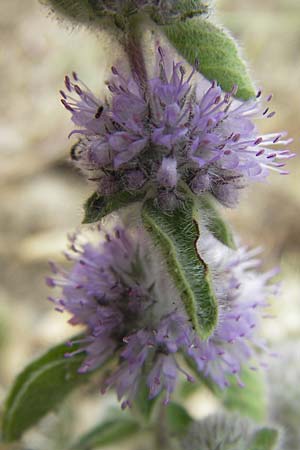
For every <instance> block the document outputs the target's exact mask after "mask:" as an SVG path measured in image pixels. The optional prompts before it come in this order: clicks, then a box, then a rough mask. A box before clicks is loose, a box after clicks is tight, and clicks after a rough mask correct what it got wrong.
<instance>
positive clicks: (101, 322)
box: [47, 227, 276, 408]
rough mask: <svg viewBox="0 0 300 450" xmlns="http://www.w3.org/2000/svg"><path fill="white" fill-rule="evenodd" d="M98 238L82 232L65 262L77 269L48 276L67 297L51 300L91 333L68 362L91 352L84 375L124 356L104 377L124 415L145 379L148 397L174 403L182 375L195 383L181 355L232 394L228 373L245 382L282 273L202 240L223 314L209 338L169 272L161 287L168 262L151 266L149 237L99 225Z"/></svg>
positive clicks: (56, 270)
mask: <svg viewBox="0 0 300 450" xmlns="http://www.w3.org/2000/svg"><path fill="white" fill-rule="evenodd" d="M93 235H94V238H93V241H92V242H91V241H89V240H84V238H83V236H81V235H74V236H70V242H71V251H70V253H68V254H67V255H66V256H67V258H68V260H69V261H71V262H72V264H73V265H72V267H71V269H70V271H66V270H64V269H61V268H59V267H57V266H56V265H54V264H53V263H52V264H51V268H52V271H53V273H54V277H53V278H48V279H47V282H48V285H49V286H50V287H58V288H59V289H60V291H61V292H60V295H59V297H58V298H57V299H55V298H53V297H51V298H50V300H51V302H53V303H54V305H55V308H56V309H57V310H58V311H60V312H62V311H67V312H69V313H70V314H71V318H70V320H69V322H70V323H71V324H72V325H77V324H81V325H84V326H85V327H86V334H85V337H83V338H82V339H81V340H80V341H78V342H77V343H79V344H80V346H79V350H78V349H77V350H75V351H73V352H72V348H70V352H69V353H68V354H67V355H66V357H72V356H73V355H75V354H78V353H80V352H85V353H86V357H85V359H84V362H83V364H82V366H81V368H80V370H79V372H80V373H85V372H87V371H91V370H93V369H95V368H97V367H98V366H101V365H102V364H103V363H105V361H107V359H108V358H110V357H112V356H115V357H117V361H118V363H117V366H116V367H115V369H114V370H113V371H112V372H111V373H110V374H109V375H108V377H107V378H106V379H105V380H104V382H103V386H102V391H103V392H105V391H106V390H107V389H109V388H114V389H115V390H116V393H117V396H118V398H119V400H121V402H122V407H123V408H125V407H127V406H130V405H131V404H132V403H133V402H134V399H135V396H136V394H137V392H138V389H139V388H140V385H141V383H142V382H143V383H146V385H147V387H148V390H149V398H153V397H156V396H157V395H159V394H160V393H163V401H164V402H165V403H167V402H168V401H169V399H170V397H171V395H172V393H173V392H174V390H175V388H176V385H177V381H178V377H179V375H180V374H183V375H184V376H185V377H186V379H187V380H188V381H191V382H192V381H193V377H192V376H191V374H189V373H187V372H186V371H185V369H184V367H182V365H181V364H182V361H181V356H182V355H185V356H186V357H189V358H191V359H192V360H193V361H194V363H195V367H197V370H199V372H201V373H203V375H204V376H207V377H210V378H211V379H212V380H213V381H214V382H215V383H217V384H218V385H219V386H221V387H225V386H227V385H228V384H229V383H228V379H227V378H228V376H229V375H235V376H236V378H237V380H238V381H239V373H240V371H241V368H242V366H243V365H244V364H246V363H247V362H249V360H250V358H251V360H252V359H253V358H254V357H255V353H256V352H255V350H256V349H257V348H259V349H263V350H265V344H264V342H262V341H260V340H259V339H258V337H257V328H258V326H259V323H260V320H261V318H262V317H263V315H262V309H264V308H265V307H267V306H268V304H267V298H268V296H269V295H270V294H272V293H275V291H276V286H273V287H272V286H269V284H268V282H269V280H270V278H271V277H272V276H273V275H274V272H270V273H266V274H258V273H257V272H256V268H257V267H258V265H259V260H257V258H256V253H255V252H249V251H247V250H246V249H244V248H241V249H239V250H237V251H233V250H231V249H229V248H227V247H225V246H223V245H222V244H221V243H220V242H218V241H216V240H215V239H214V238H213V237H212V236H211V235H210V234H209V233H207V232H206V230H205V229H204V230H203V232H202V233H201V236H203V237H202V240H201V242H200V244H199V251H201V255H202V257H203V258H204V260H205V261H206V262H207V264H209V266H210V268H211V273H213V274H214V280H213V282H214V290H215V293H216V296H217V299H218V301H219V311H220V314H219V323H218V326H217V328H216V330H215V331H214V333H213V334H212V335H211V336H210V337H209V338H208V339H207V340H201V339H200V338H199V337H198V336H197V335H196V334H195V332H194V330H193V329H192V327H191V325H190V322H189V320H188V317H187V316H186V313H185V309H184V307H183V305H182V304H181V302H180V297H179V296H176V291H174V289H173V287H172V288H171V287H170V288H167V289H166V283H165V273H164V274H163V277H164V283H163V285H160V281H159V275H158V273H157V269H156V270H155V266H157V265H158V266H160V264H154V260H152V258H153V257H151V259H150V257H149V255H150V252H149V245H152V244H151V243H150V242H149V241H148V237H147V236H145V235H143V234H142V231H140V232H139V233H135V235H132V236H131V235H130V233H129V232H126V231H125V230H124V229H123V228H122V227H117V228H115V229H114V230H113V231H112V232H109V233H107V232H105V230H100V228H99V227H98V228H95V229H94V231H93ZM168 289H169V290H170V293H169V291H168ZM168 299H169V300H170V301H169V300H168ZM71 347H72V345H71ZM249 364H250V363H249ZM251 364H252V361H251Z"/></svg>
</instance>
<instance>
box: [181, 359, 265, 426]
mask: <svg viewBox="0 0 300 450" xmlns="http://www.w3.org/2000/svg"><path fill="white" fill-rule="evenodd" d="M184 359H185V361H186V363H187V365H188V366H189V368H190V369H191V370H192V371H193V373H194V375H195V377H196V378H197V379H198V380H199V381H200V382H201V383H202V384H203V385H204V386H205V387H206V388H207V389H209V390H210V391H211V392H212V393H213V394H214V395H215V396H216V397H217V398H219V399H220V401H221V402H222V403H223V405H224V406H225V408H226V409H228V410H230V411H233V412H239V413H241V414H242V416H245V417H249V418H251V419H252V420H254V421H255V422H257V423H262V422H264V420H265V419H266V417H267V398H266V386H265V383H264V378H263V375H262V374H261V373H260V372H254V371H252V370H250V369H246V368H245V369H243V371H242V374H241V375H240V379H241V381H242V382H243V383H244V387H240V386H239V385H237V382H236V379H235V378H234V377H232V378H231V379H230V382H231V385H230V386H229V387H228V388H226V389H224V390H223V389H220V388H219V387H218V385H217V384H216V383H214V382H213V381H212V380H211V379H210V378H209V377H205V376H204V375H203V373H201V372H199V371H198V370H197V367H196V364H195V362H194V361H193V360H192V358H189V357H187V356H186V355H184Z"/></svg>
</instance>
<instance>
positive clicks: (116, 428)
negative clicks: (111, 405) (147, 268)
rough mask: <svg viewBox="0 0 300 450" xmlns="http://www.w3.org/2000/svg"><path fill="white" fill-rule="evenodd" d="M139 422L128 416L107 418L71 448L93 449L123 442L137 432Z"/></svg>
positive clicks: (77, 449)
mask: <svg viewBox="0 0 300 450" xmlns="http://www.w3.org/2000/svg"><path fill="white" fill-rule="evenodd" d="M139 430H140V424H139V423H138V422H137V421H136V420H134V419H131V418H129V417H126V418H122V417H117V418H115V419H111V420H108V421H106V422H104V423H101V424H100V425H98V426H96V427H95V428H93V429H92V430H91V431H89V432H88V433H86V434H85V435H83V436H82V437H81V438H80V439H79V440H78V441H77V442H76V443H75V444H74V445H73V446H72V447H71V450H93V449H96V448H101V447H105V446H107V445H112V444H116V443H117V442H122V444H123V442H124V440H126V439H127V438H129V437H131V436H133V435H134V434H136V433H138V432H139Z"/></svg>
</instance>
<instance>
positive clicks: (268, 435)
mask: <svg viewBox="0 0 300 450" xmlns="http://www.w3.org/2000/svg"><path fill="white" fill-rule="evenodd" d="M278 437H279V433H278V431H277V430H275V429H274V428H262V429H261V430H259V431H256V433H255V434H254V437H252V439H251V442H250V446H249V448H248V450H274V449H275V448H276V446H277V443H278Z"/></svg>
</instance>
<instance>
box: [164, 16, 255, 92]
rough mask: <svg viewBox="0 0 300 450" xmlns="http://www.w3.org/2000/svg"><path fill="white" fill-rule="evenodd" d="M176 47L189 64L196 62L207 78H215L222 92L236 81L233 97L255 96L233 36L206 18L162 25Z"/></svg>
mask: <svg viewBox="0 0 300 450" xmlns="http://www.w3.org/2000/svg"><path fill="white" fill-rule="evenodd" d="M163 29H164V32H165V34H166V36H167V38H168V39H169V41H170V42H171V43H172V44H173V46H174V47H175V48H176V50H178V51H179V53H180V54H181V55H182V56H183V57H184V58H185V59H186V60H187V61H188V62H189V63H190V64H192V65H195V61H196V60H197V61H199V63H200V64H199V71H200V72H201V73H202V74H203V75H204V76H205V77H206V78H208V79H209V80H217V81H218V83H219V84H220V85H221V87H222V89H223V90H224V91H227V92H229V91H231V89H232V86H233V85H234V84H237V85H238V87H239V89H238V92H237V94H236V96H237V97H238V98H240V99H243V100H248V99H249V98H251V97H254V96H255V90H254V86H253V84H252V81H251V79H250V77H249V74H248V71H247V68H246V65H245V63H244V62H243V60H242V58H241V56H240V54H239V50H238V47H237V45H236V43H235V41H234V39H233V38H231V37H230V36H229V35H228V34H227V33H226V32H225V31H224V30H222V29H220V28H218V27H216V26H215V25H214V24H212V23H210V22H209V21H208V20H205V19H202V18H195V19H191V20H187V21H186V22H178V23H175V24H172V25H166V26H165V27H163Z"/></svg>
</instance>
